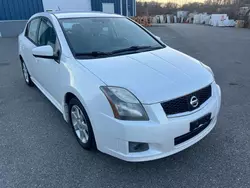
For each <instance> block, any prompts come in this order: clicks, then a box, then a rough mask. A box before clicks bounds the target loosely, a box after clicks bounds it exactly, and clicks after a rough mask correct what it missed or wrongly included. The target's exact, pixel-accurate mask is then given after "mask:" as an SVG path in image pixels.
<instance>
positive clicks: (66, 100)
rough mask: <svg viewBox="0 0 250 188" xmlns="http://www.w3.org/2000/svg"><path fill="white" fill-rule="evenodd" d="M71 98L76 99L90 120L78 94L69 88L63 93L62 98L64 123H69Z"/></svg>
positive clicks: (84, 104)
mask: <svg viewBox="0 0 250 188" xmlns="http://www.w3.org/2000/svg"><path fill="white" fill-rule="evenodd" d="M72 98H76V99H78V100H79V101H80V102H81V104H82V106H83V107H84V109H85V111H86V112H87V114H88V116H89V119H91V118H90V113H89V110H88V108H87V106H86V103H85V102H84V100H83V98H82V97H81V95H80V93H79V92H78V91H77V90H76V89H74V88H69V89H68V90H67V92H66V93H65V95H64V98H63V110H64V113H63V117H64V119H65V121H66V122H69V102H70V100H71V99H72ZM90 121H91V120H90Z"/></svg>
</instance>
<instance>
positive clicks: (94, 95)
mask: <svg viewBox="0 0 250 188" xmlns="http://www.w3.org/2000/svg"><path fill="white" fill-rule="evenodd" d="M19 57H20V60H21V65H22V70H23V75H24V79H25V82H26V83H27V84H28V85H29V86H33V85H34V84H35V85H36V86H37V87H38V88H39V89H40V90H41V92H42V93H43V94H44V95H45V96H46V97H47V98H48V99H49V100H50V101H51V102H52V103H53V104H54V105H55V106H56V108H58V110H59V111H60V112H61V113H62V114H63V117H64V119H65V120H66V121H67V122H69V123H70V124H71V125H72V128H73V131H74V133H75V136H76V138H77V140H78V142H79V143H80V145H81V146H82V147H83V148H85V149H91V148H95V147H97V149H98V150H100V151H101V152H104V153H107V154H110V155H112V156H115V157H118V158H120V159H123V160H126V161H147V160H154V159H158V158H162V157H166V156H169V155H172V154H174V153H177V152H179V151H181V150H183V149H185V148H187V147H189V146H191V145H193V144H194V143H196V142H198V141H199V140H201V139H202V138H203V137H205V136H206V135H207V134H208V133H209V132H210V131H211V130H212V129H213V127H214V126H215V124H216V121H217V116H218V113H219V109H220V104H221V91H220V87H219V86H218V85H217V84H216V83H215V80H214V75H213V72H212V70H211V69H210V68H209V67H208V66H206V65H204V64H202V63H201V62H199V61H198V60H195V59H194V58H192V57H189V56H187V55H185V54H183V53H181V52H179V51H177V50H174V49H172V48H170V47H169V46H167V45H166V44H164V43H163V42H162V41H161V40H160V38H159V37H157V36H155V35H153V34H152V33H150V32H149V31H148V30H146V29H145V28H143V27H142V26H140V25H138V24H136V23H135V22H133V21H132V20H130V19H129V18H126V17H123V16H120V15H114V14H105V13H94V12H90V13H83V12H79V13H76V12H55V13H53V12H51V13H38V14H36V15H34V16H32V17H31V18H30V20H29V21H28V23H27V25H26V27H25V29H24V31H23V33H21V34H20V35H19ZM45 126H46V125H45Z"/></svg>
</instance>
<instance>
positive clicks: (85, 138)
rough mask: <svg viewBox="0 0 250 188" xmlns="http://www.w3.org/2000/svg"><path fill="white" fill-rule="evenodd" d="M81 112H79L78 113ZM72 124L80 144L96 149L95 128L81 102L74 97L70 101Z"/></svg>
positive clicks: (86, 147) (85, 147) (88, 148)
mask: <svg viewBox="0 0 250 188" xmlns="http://www.w3.org/2000/svg"><path fill="white" fill-rule="evenodd" d="M78 113H79V114H78ZM69 117H70V124H71V127H72V129H73V132H74V134H75V136H76V138H77V141H78V142H79V144H80V145H81V146H82V147H83V148H84V149H87V150H90V149H96V144H95V137H94V133H93V129H92V126H91V123H90V120H89V117H88V115H87V113H86V110H85V109H84V107H83V106H82V104H81V102H80V101H79V100H78V99H76V98H72V99H71V100H70V102H69Z"/></svg>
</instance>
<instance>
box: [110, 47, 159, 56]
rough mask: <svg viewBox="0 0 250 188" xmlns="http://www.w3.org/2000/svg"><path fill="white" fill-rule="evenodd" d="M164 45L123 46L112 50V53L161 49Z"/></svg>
mask: <svg viewBox="0 0 250 188" xmlns="http://www.w3.org/2000/svg"><path fill="white" fill-rule="evenodd" d="M160 48H162V47H154V46H131V47H129V48H123V49H120V50H114V51H112V52H111V54H118V53H123V52H130V51H137V50H144V49H145V50H155V49H160Z"/></svg>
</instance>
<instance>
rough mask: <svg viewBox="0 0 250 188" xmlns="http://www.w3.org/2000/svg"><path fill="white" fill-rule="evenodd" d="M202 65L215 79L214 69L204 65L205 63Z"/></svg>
mask: <svg viewBox="0 0 250 188" xmlns="http://www.w3.org/2000/svg"><path fill="white" fill-rule="evenodd" d="M201 65H202V66H203V67H204V68H205V69H207V70H208V71H209V72H210V73H211V74H212V75H213V77H214V73H213V71H212V69H211V68H210V67H209V66H207V65H205V64H203V63H201Z"/></svg>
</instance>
